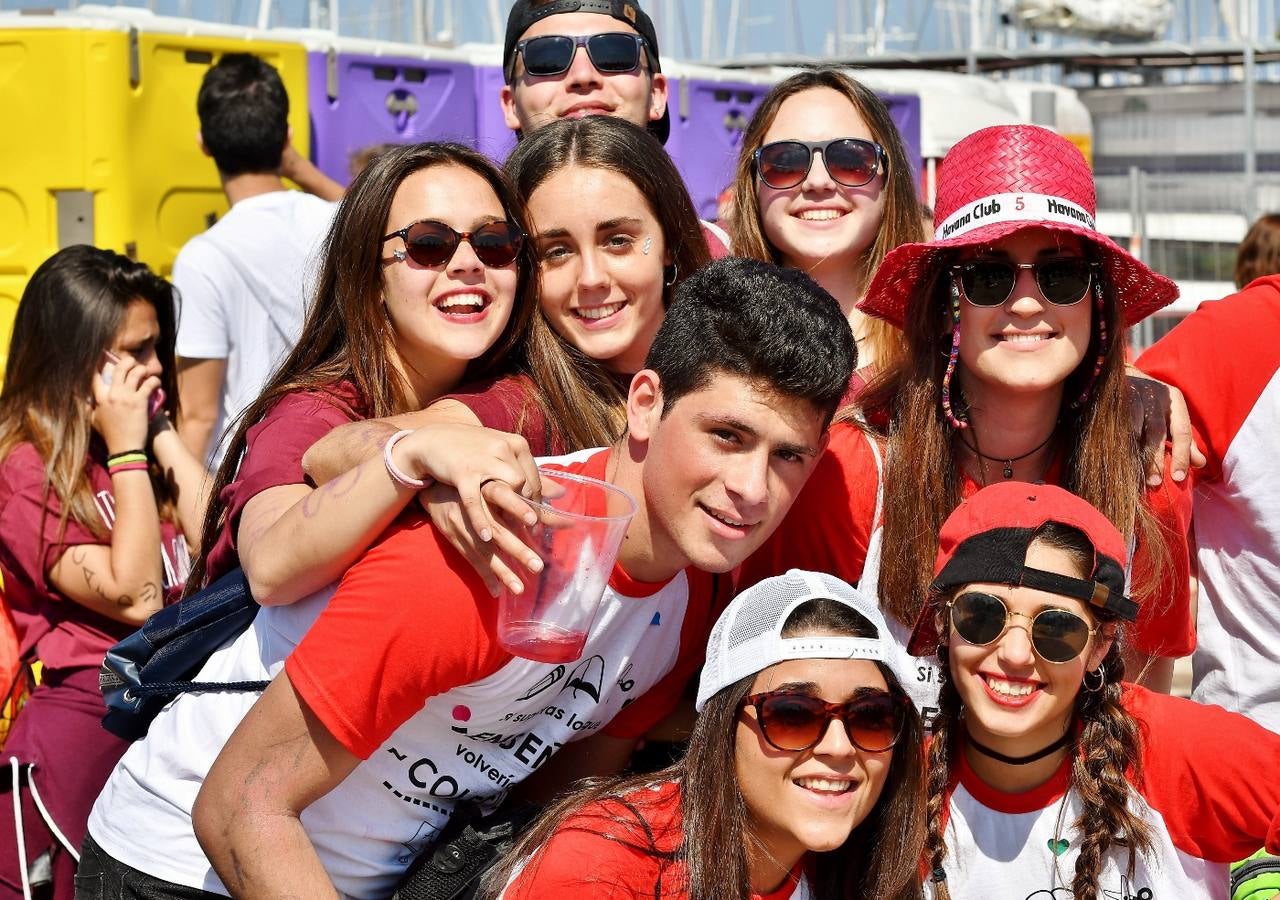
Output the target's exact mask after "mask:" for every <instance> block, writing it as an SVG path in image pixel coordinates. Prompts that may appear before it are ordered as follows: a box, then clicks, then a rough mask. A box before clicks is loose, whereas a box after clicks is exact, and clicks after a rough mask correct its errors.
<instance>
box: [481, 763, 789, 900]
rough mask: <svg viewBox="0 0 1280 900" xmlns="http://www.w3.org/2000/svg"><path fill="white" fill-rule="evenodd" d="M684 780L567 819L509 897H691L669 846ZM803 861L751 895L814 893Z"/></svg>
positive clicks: (678, 820)
mask: <svg viewBox="0 0 1280 900" xmlns="http://www.w3.org/2000/svg"><path fill="white" fill-rule="evenodd" d="M683 828H684V825H683V822H682V817H681V803H680V787H679V785H678V784H677V783H676V782H674V781H667V782H662V783H655V784H654V785H653V786H652V787H650V788H647V789H642V790H638V791H635V792H633V793H631V794H628V795H627V796H625V797H623V798H621V799H608V800H599V801H596V802H595V803H592V804H590V805H588V806H586V807H584V808H583V809H582V810H580V811H579V812H577V813H575V814H573V815H572V816H570V817H569V818H568V819H566V820H565V821H564V822H563V823H562V824H561V825H560V827H559V828H557V829H556V831H555V833H554V834H553V835H552V836H551V839H550V840H548V841H547V843H546V844H545V845H543V847H542V848H541V849H540V850H538V852H537V853H536V854H535V855H534V856H533V857H532V858H531V859H530V860H529V861H528V862H527V863H526V864H525V865H524V866H523V867H522V868H521V869H520V871H519V872H518V873H517V874H516V875H515V877H514V878H512V880H511V882H510V884H508V885H507V887H506V889H505V890H504V891H503V893H502V900H543V898H552V897H554V898H560V897H593V898H600V900H641V898H644V900H652V898H653V897H663V898H687V897H688V896H689V893H688V887H687V884H686V882H685V879H686V877H687V870H686V867H685V865H684V863H683V862H682V861H679V860H677V861H672V860H671V859H670V858H669V854H671V853H672V852H674V851H675V850H677V849H678V848H679V847H680V845H681V843H683V840H684V833H683ZM805 882H806V879H805V877H804V861H802V862H801V864H800V865H797V866H796V868H795V869H794V870H793V871H792V873H791V876H790V877H789V878H787V879H786V880H785V881H784V882H783V884H782V885H781V886H780V887H779V888H778V889H777V890H775V891H772V892H770V893H768V894H757V893H754V892H753V893H752V894H751V898H752V900H788V898H798V897H803V896H809V894H808V893H807V892H806V890H805V887H804V885H805Z"/></svg>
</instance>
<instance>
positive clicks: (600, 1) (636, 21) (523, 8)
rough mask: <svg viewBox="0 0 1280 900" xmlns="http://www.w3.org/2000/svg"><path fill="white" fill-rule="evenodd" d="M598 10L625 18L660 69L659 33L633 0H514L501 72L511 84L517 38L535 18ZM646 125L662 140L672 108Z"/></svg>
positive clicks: (657, 68)
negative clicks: (643, 42)
mask: <svg viewBox="0 0 1280 900" xmlns="http://www.w3.org/2000/svg"><path fill="white" fill-rule="evenodd" d="M575 12H582V13H598V14H599V15H603V16H609V17H611V18H614V19H617V20H618V21H620V22H626V23H627V24H628V25H630V26H631V27H632V28H634V29H635V30H636V32H637V33H638V34H639V35H640V36H641V37H642V38H644V40H645V43H646V44H648V45H649V47H648V50H649V65H650V66H651V67H652V69H653V71H655V72H661V71H662V61H661V58H660V53H659V50H658V33H657V31H655V30H654V28H653V20H652V19H650V18H649V15H648V13H646V12H645V11H644V10H643V9H641V8H640V4H639V3H636V2H635V0H516V2H515V3H514V4H513V5H512V7H511V14H510V15H508V16H507V36H506V40H505V41H504V42H503V45H502V74H503V77H504V78H506V80H507V83H508V84H510V83H511V82H512V81H513V80H514V78H515V61H516V42H517V41H519V40H520V36H521V35H522V34H524V33H525V32H526V31H528V30H529V27H530V26H532V25H533V24H534V23H535V22H540V21H542V20H543V19H545V18H547V17H548V16H556V15H560V14H561V13H575ZM647 127H648V128H649V130H650V131H651V132H653V134H654V135H655V136H656V137H657V138H658V140H660V141H662V142H663V143H664V144H665V143H666V141H667V136H668V135H669V134H670V133H671V110H670V108H668V109H665V110H663V111H662V118H661V119H658V120H657V121H654V122H649V123H648V125H647Z"/></svg>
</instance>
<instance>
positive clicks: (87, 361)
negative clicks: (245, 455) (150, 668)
mask: <svg viewBox="0 0 1280 900" xmlns="http://www.w3.org/2000/svg"><path fill="white" fill-rule="evenodd" d="M174 333H175V327H174V296H173V287H172V285H170V284H169V283H168V282H167V281H165V280H164V279H162V278H160V277H158V276H157V275H155V274H154V273H152V272H151V270H150V269H148V268H147V267H146V266H145V265H143V264H141V263H137V262H134V261H132V260H130V259H127V258H126V257H124V256H121V255H119V254H117V253H113V252H111V251H109V250H100V249H98V248H96V247H90V246H85V245H77V246H73V247H67V248H65V249H63V250H60V251H58V252H57V253H55V254H54V255H53V256H51V257H50V258H49V259H47V260H45V262H44V263H42V264H41V265H40V267H39V268H38V269H36V271H35V273H34V274H33V275H32V276H31V280H30V281H29V282H28V283H27V286H26V289H25V290H24V291H23V293H22V299H21V301H20V302H19V304H18V313H17V317H16V319H15V321H14V330H13V340H12V342H11V343H10V345H9V358H8V363H7V366H6V368H5V375H4V389H3V391H0V570H3V590H4V598H5V603H6V605H7V606H8V608H9V610H10V611H11V612H12V614H13V617H14V620H15V623H16V625H17V632H18V638H19V641H20V644H21V653H22V657H23V659H24V660H25V661H27V662H30V661H32V660H34V659H36V658H39V660H40V661H41V662H42V663H43V667H44V668H43V682H42V683H41V684H40V686H39V687H37V688H36V689H35V690H34V691H33V692H32V694H31V697H30V699H29V700H28V702H27V704H26V705H25V706H24V707H23V709H22V712H21V714H20V715H19V716H18V718H17V720H16V722H15V723H14V726H13V730H12V731H11V732H10V733H9V736H8V740H7V742H6V743H5V748H4V749H5V756H6V758H7V759H8V764H7V768H11V775H12V782H11V787H10V789H11V790H12V791H14V792H15V793H21V795H22V796H21V800H20V801H19V802H18V803H17V804H16V805H17V807H18V809H19V812H16V813H14V814H10V815H5V816H0V886H2V887H3V888H4V890H5V892H6V894H7V895H9V896H22V895H23V893H24V891H29V890H30V887H31V883H32V882H33V881H42V882H47V881H48V880H50V879H51V880H52V882H53V888H52V895H53V896H54V897H55V898H69V897H70V896H71V893H72V890H73V887H72V876H73V874H74V872H75V863H76V860H77V859H78V856H77V854H76V848H78V847H79V845H80V841H81V840H83V838H84V834H85V822H86V820H87V818H88V815H89V808H90V806H91V805H92V803H93V798H94V797H95V796H96V795H97V793H98V791H100V790H101V789H102V785H103V782H105V781H106V778H107V775H108V773H109V772H110V771H111V767H112V766H114V765H115V763H116V760H118V759H119V758H120V755H121V754H122V753H123V752H124V750H125V748H126V746H127V744H125V742H124V741H121V740H120V739H118V738H116V737H114V736H113V735H110V734H108V733H107V732H105V731H103V730H102V727H101V725H100V723H99V720H100V719H101V718H102V715H103V713H104V712H105V710H104V708H103V705H102V697H101V695H100V694H99V693H98V668H99V666H100V665H101V664H102V657H103V654H105V653H106V651H107V650H108V648H110V647H111V646H112V645H113V644H114V643H116V641H118V640H120V639H121V638H123V637H124V636H126V635H128V634H129V633H130V632H132V631H133V630H134V629H136V628H138V627H139V626H140V625H141V624H142V623H143V622H145V621H146V619H147V617H148V616H150V615H151V614H152V613H153V612H155V611H157V610H158V609H160V608H161V607H162V606H163V605H164V602H165V599H166V597H172V596H173V595H174V594H175V593H176V591H177V590H178V589H180V588H181V586H182V583H183V581H185V579H186V576H187V570H188V568H189V562H188V554H187V544H186V542H185V541H184V539H183V533H184V532H185V533H186V534H188V535H191V534H194V533H195V532H196V530H197V529H198V527H199V513H198V509H199V502H200V491H201V488H202V486H203V481H204V476H205V472H204V468H203V466H202V465H201V464H200V462H199V461H198V460H196V459H195V458H194V457H193V456H192V455H191V454H190V453H189V452H188V451H187V450H186V448H185V447H184V446H183V444H182V442H181V440H179V439H178V435H177V432H176V431H174V429H173V427H172V425H171V424H170V423H171V417H172V416H174V415H175V413H176V412H177V400H176V398H177V392H176V390H175V389H174V374H173V373H174V367H173V342H174ZM6 687H8V686H6ZM37 797H38V798H39V800H37V799H36V798H37ZM40 800H42V801H43V803H41V802H40ZM6 805H7V804H6ZM20 835H24V836H25V841H21V842H22V843H23V846H22V847H21V848H19V846H18V845H19V843H20V838H19V836H20ZM42 857H44V858H45V861H46V862H48V863H49V864H50V865H51V869H50V868H49V867H47V866H42V865H40V864H39V861H40V859H41V858H42ZM41 872H43V876H42V877H41V875H40V873H41Z"/></svg>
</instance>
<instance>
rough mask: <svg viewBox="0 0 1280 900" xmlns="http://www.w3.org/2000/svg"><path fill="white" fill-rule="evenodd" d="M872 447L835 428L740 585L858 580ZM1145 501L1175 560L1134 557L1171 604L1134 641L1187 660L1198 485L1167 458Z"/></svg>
mask: <svg viewBox="0 0 1280 900" xmlns="http://www.w3.org/2000/svg"><path fill="white" fill-rule="evenodd" d="M870 442H871V438H869V437H868V436H867V435H866V434H865V433H864V432H862V430H861V429H859V428H858V427H857V426H855V425H848V424H837V425H833V426H832V428H831V442H830V444H829V446H828V448H827V452H826V453H824V454H823V455H822V457H821V458H820V459H819V460H818V463H817V465H816V466H815V467H814V470H813V474H812V475H810V476H809V480H808V482H806V483H805V486H804V489H803V490H802V491H801V492H800V496H799V497H797V498H796V501H795V503H794V504H793V505H792V507H791V510H790V511H789V512H788V513H787V518H786V520H785V521H784V522H783V524H782V526H781V527H779V528H778V530H777V531H775V532H774V533H773V535H772V536H770V538H769V539H768V540H767V541H765V543H764V545H763V546H761V547H760V549H759V550H757V551H756V552H755V553H754V554H752V556H751V557H750V558H749V559H748V560H747V561H746V563H744V564H743V567H742V570H741V575H740V579H739V588H745V587H749V586H751V585H752V584H755V583H756V582H758V581H760V580H762V579H764V578H767V577H769V576H771V575H778V574H781V573H782V572H785V571H786V570H787V569H792V568H800V569H810V570H813V571H818V572H828V573H830V574H832V575H835V576H836V577H838V578H841V579H843V580H844V581H847V582H848V583H850V584H853V585H856V584H857V583H858V581H859V580H860V579H861V578H862V570H863V565H864V563H865V562H866V558H867V549H868V547H869V545H870V540H871V533H872V531H873V529H874V528H875V527H878V526H879V524H880V523H878V522H873V519H874V518H875V510H876V491H877V488H878V486H879V479H880V474H879V471H878V470H877V467H876V462H875V455H874V454H873V453H872V449H871V443H870ZM882 454H883V450H882ZM961 477H962V479H963V483H962V488H961V494H962V496H963V497H966V498H967V497H970V496H972V495H973V494H975V493H977V491H978V490H979V489H980V487H981V485H979V484H978V483H977V482H975V481H974V480H973V479H971V478H969V477H968V476H967V475H966V474H964V473H962V476H961ZM1061 477H1062V470H1061V462H1060V460H1055V461H1054V462H1053V463H1052V464H1051V465H1050V467H1049V470H1048V471H1047V472H1046V473H1045V479H1044V480H1045V481H1046V482H1047V483H1049V484H1056V483H1058V482H1059V481H1060V480H1061ZM926 487H927V486H922V489H926ZM1146 501H1147V504H1148V506H1149V508H1150V509H1151V511H1152V512H1153V513H1154V514H1155V515H1156V517H1157V519H1158V520H1159V521H1160V523H1161V525H1162V526H1163V527H1164V528H1165V529H1166V531H1167V533H1168V535H1169V546H1170V551H1171V553H1170V556H1171V558H1170V559H1169V561H1168V562H1169V565H1168V568H1167V569H1166V570H1165V571H1164V572H1159V573H1154V572H1152V571H1151V566H1150V563H1149V560H1148V555H1147V552H1146V550H1145V548H1143V547H1139V548H1138V551H1137V553H1136V554H1135V556H1134V561H1133V581H1134V583H1136V584H1142V583H1146V582H1148V581H1150V580H1151V579H1152V578H1156V579H1158V580H1159V582H1160V590H1159V591H1158V592H1156V593H1154V594H1153V596H1155V597H1159V598H1167V600H1166V601H1165V602H1164V603H1150V602H1148V603H1143V604H1142V606H1141V608H1140V609H1139V612H1138V622H1137V625H1136V627H1135V629H1134V631H1133V640H1134V643H1135V645H1136V646H1137V647H1138V648H1140V649H1141V650H1142V651H1144V652H1146V653H1153V654H1158V655H1162V656H1185V655H1186V654H1188V653H1191V652H1192V651H1193V650H1194V649H1195V646H1196V638H1195V620H1194V617H1193V616H1192V615H1191V591H1190V579H1191V574H1190V547H1189V542H1188V537H1187V528H1188V526H1189V524H1190V521H1191V486H1190V484H1189V483H1187V482H1182V483H1178V482H1175V481H1174V480H1173V479H1172V478H1171V477H1169V459H1168V454H1166V459H1165V478H1164V482H1163V483H1162V484H1161V485H1160V486H1159V487H1157V488H1147V490H1146ZM931 540H932V542H933V544H932V545H933V546H934V547H935V548H936V546H937V536H936V535H933V536H931ZM932 556H933V554H932V552H931V553H930V558H932ZM903 624H905V625H908V626H910V624H911V623H909V622H908V623H903Z"/></svg>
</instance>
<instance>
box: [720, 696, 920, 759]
mask: <svg viewBox="0 0 1280 900" xmlns="http://www.w3.org/2000/svg"><path fill="white" fill-rule="evenodd" d="M910 705H911V700H910V699H908V698H907V697H906V696H905V695H903V694H890V693H888V692H887V691H875V692H873V693H869V694H861V695H859V696H857V697H854V698H853V699H852V700H849V701H847V702H845V703H828V702H827V701H825V700H823V699H821V698H819V697H811V696H809V695H808V694H794V693H791V692H788V691H770V692H767V693H763V694H752V695H751V696H749V697H746V698H744V699H743V701H742V705H741V708H743V709H745V708H747V707H748V706H750V707H754V708H755V711H756V721H757V722H759V723H760V733H761V734H763V735H764V739H765V740H766V741H768V742H769V745H770V746H771V747H773V748H774V749H777V750H788V751H798V750H808V749H809V748H810V747H813V746H816V745H817V744H818V742H819V741H821V740H822V736H823V735H824V734H826V733H827V727H828V726H829V725H830V724H831V720H832V719H839V720H840V721H841V722H843V723H844V728H845V732H846V733H847V734H848V735H849V740H850V742H851V743H852V744H853V745H854V746H855V747H857V748H858V749H860V750H862V751H864V752H866V753H883V752H884V751H885V750H889V749H891V748H892V747H893V745H894V744H896V743H897V742H898V738H900V737H901V736H902V729H903V725H904V724H905V723H906V718H907V708H908V707H909V706H910Z"/></svg>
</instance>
